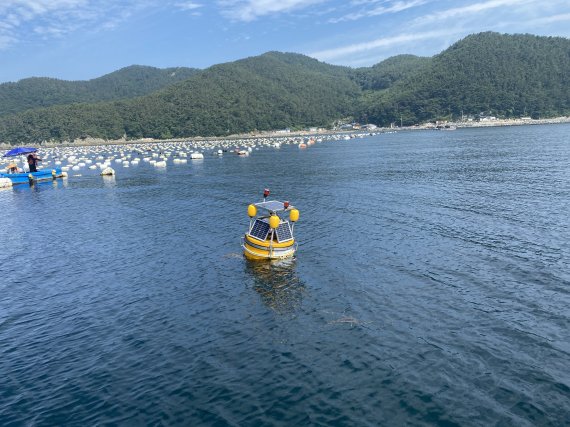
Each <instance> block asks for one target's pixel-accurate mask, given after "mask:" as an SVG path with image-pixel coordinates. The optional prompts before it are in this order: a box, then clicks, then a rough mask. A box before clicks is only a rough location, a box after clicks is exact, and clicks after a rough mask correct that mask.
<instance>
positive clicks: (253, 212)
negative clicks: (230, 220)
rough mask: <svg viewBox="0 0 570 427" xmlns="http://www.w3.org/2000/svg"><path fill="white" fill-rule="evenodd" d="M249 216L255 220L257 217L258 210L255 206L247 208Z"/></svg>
mask: <svg viewBox="0 0 570 427" xmlns="http://www.w3.org/2000/svg"><path fill="white" fill-rule="evenodd" d="M247 214H248V215H249V216H250V217H251V218H253V217H254V216H255V215H257V208H256V207H255V205H249V206H248V207H247Z"/></svg>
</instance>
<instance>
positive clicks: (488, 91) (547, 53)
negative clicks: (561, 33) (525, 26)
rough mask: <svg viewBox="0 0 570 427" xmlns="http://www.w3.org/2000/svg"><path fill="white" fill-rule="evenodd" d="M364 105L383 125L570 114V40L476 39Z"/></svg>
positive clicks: (488, 36)
mask: <svg viewBox="0 0 570 427" xmlns="http://www.w3.org/2000/svg"><path fill="white" fill-rule="evenodd" d="M364 104H365V105H364V106H363V107H362V109H361V111H360V115H361V116H362V115H366V116H367V117H368V120H370V121H371V122H373V123H377V124H380V125H387V124H389V123H390V122H400V119H403V122H404V124H406V123H407V124H413V123H417V122H423V121H428V120H433V119H435V118H448V119H449V118H451V117H455V118H457V117H459V116H461V115H462V114H464V115H477V114H480V113H484V114H492V115H494V116H500V117H507V118H508V117H520V116H531V115H532V116H534V117H538V116H554V115H567V114H570V40H568V39H565V38H561V37H538V36H533V35H506V34H505V35H501V34H497V33H491V32H487V33H481V34H475V35H471V36H468V37H466V38H465V39H463V40H460V41H459V42H457V43H455V44H454V45H452V46H451V47H449V48H448V49H446V50H445V51H443V52H441V53H440V54H439V55H436V56H434V57H433V58H432V59H431V61H430V62H429V63H427V64H425V66H423V67H421V69H420V71H419V72H418V73H415V74H413V75H410V76H407V77H405V78H403V79H401V80H399V81H398V82H395V83H394V84H393V85H392V86H391V87H390V88H389V89H388V90H386V91H384V92H376V93H374V94H373V95H370V96H369V99H367V101H366V102H365V103H364Z"/></svg>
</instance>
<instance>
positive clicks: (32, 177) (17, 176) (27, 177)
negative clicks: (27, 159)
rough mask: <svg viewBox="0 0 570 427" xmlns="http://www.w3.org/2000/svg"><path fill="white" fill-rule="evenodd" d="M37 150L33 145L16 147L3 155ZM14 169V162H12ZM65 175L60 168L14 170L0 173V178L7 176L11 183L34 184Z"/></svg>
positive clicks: (24, 153) (28, 152) (23, 153)
mask: <svg viewBox="0 0 570 427" xmlns="http://www.w3.org/2000/svg"><path fill="white" fill-rule="evenodd" d="M36 151H38V149H37V148H33V147H17V148H13V149H12V150H10V151H8V152H6V154H4V156H3V157H17V156H25V155H26V154H30V153H35V152H36ZM14 169H17V168H16V164H14ZM64 176H66V175H65V174H64V173H63V172H62V170H61V168H54V169H42V170H39V171H37V172H15V173H0V178H7V179H9V180H10V181H11V182H12V185H16V184H30V185H32V184H34V183H35V182H38V181H47V180H52V179H57V178H63V177H64Z"/></svg>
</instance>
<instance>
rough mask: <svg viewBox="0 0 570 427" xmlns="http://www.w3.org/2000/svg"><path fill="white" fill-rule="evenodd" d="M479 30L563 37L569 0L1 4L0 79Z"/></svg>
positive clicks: (377, 54)
mask: <svg viewBox="0 0 570 427" xmlns="http://www.w3.org/2000/svg"><path fill="white" fill-rule="evenodd" d="M482 31H497V32H501V33H510V34H513V33H531V34H536V35H549V36H562V37H570V1H569V0H454V1H451V0H344V1H339V0H209V1H206V0H0V82H6V81H17V80H20V79H22V78H26V77H32V76H36V77H37V76H41V77H55V78H59V79H65V80H88V79H92V78H96V77H99V76H102V75H104V74H107V73H110V72H112V71H115V70H118V69H120V68H122V67H126V66H128V65H133V64H140V65H151V66H154V67H160V68H165V67H175V66H186V67H196V68H206V67H208V66H210V65H213V64H217V63H221V62H228V61H233V60H236V59H240V58H245V57H248V56H254V55H259V54H262V53H264V52H267V51H270V50H278V51H282V52H297V53H303V54H306V55H309V56H312V57H314V58H317V59H319V60H322V61H324V62H328V63H331V64H338V65H348V66H352V67H361V66H370V65H373V64H375V63H378V62H380V61H382V60H383V59H386V58H388V57H390V56H393V55H397V54H401V53H411V54H415V55H421V56H432V55H434V54H436V53H439V52H441V51H442V50H444V49H445V48H447V47H448V46H449V45H451V44H452V43H454V42H455V41H457V40H459V39H461V38H463V37H465V36H466V35H468V34H472V33H478V32H482Z"/></svg>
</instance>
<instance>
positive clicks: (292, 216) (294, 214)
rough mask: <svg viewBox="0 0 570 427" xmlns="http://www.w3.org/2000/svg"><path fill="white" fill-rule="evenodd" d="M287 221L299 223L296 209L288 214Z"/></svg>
mask: <svg viewBox="0 0 570 427" xmlns="http://www.w3.org/2000/svg"><path fill="white" fill-rule="evenodd" d="M289 219H290V220H291V222H296V221H299V211H298V210H297V209H292V210H291V212H290V213H289Z"/></svg>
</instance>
